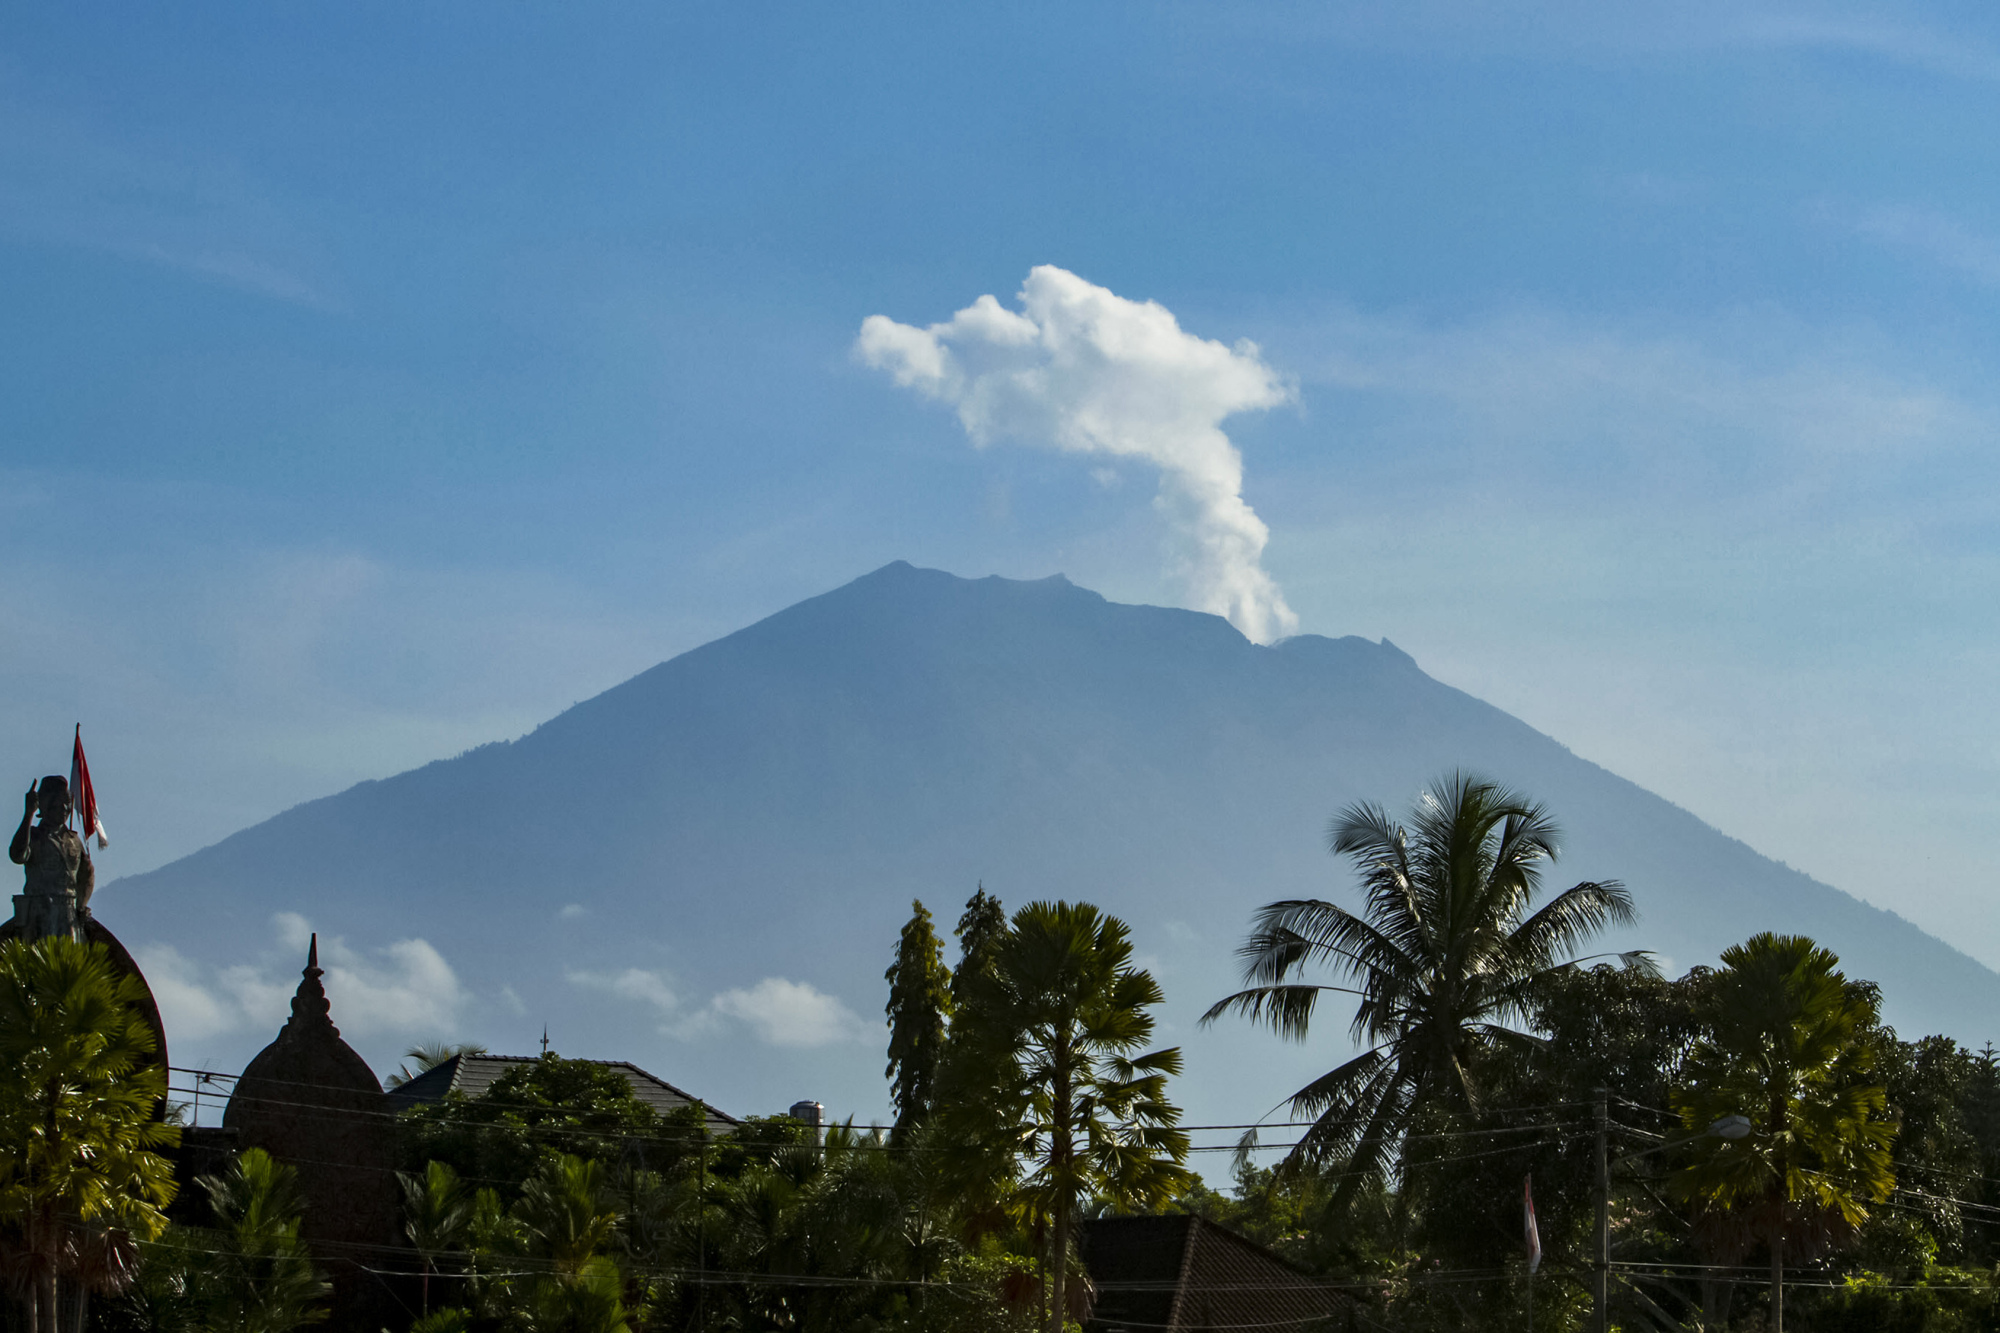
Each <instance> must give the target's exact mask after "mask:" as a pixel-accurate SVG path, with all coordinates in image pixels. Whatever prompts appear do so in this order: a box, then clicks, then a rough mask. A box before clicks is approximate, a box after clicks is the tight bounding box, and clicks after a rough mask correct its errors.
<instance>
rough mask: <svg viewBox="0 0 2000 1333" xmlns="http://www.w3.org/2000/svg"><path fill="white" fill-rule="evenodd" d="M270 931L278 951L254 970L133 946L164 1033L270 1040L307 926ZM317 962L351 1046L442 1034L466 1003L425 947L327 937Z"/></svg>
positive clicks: (281, 925) (287, 920)
mask: <svg viewBox="0 0 2000 1333" xmlns="http://www.w3.org/2000/svg"><path fill="white" fill-rule="evenodd" d="M272 924H273V926H274V927H275V928H276V936H277V945H278V947H277V949H276V950H275V951H274V952H273V954H272V955H271V956H270V957H268V958H267V959H265V960H264V961H261V962H258V963H236V964H232V965H230V966H227V967H220V968H210V967H205V966H204V965H203V964H201V963H199V962H197V961H195V960H192V959H189V958H187V957H185V956H184V955H182V954H181V953H180V952H179V951H178V950H176V949H175V948H173V947H172V946H171V945H166V944H147V945H141V946H140V947H139V949H138V950H137V951H136V956H137V958H138V960H139V965H140V967H141V968H142V969H144V971H145V973H146V980H147V982H148V983H149V984H150V985H151V986H152V988H153V995H154V998H155V999H157V1000H158V1001H159V1004H160V1012H161V1017H162V1018H163V1019H164V1020H165V1022H166V1025H167V1031H168V1032H169V1033H171V1034H173V1035H174V1036H176V1037H184V1038H192V1039H196V1040H199V1039H202V1038H206V1037H212V1036H217V1035H220V1034H223V1033H228V1032H237V1031H244V1030H249V1031H253V1032H254V1031H257V1030H260V1029H268V1030H269V1031H271V1032H272V1033H273V1034H275V1033H276V1032H277V1030H278V1028H280V1027H281V1026H283V1025H284V1022H285V1020H286V1018H287V1017H288V1016H289V1015H290V1013H291V1002H292V996H293V994H294V993H295V992H296V991H297V990H298V985H299V969H300V968H302V967H303V966H304V963H305V951H306V945H307V941H308V940H309V939H310V938H311V935H312V926H311V923H310V922H308V921H307V920H306V919H305V918H304V917H302V916H300V915H299V914H298V913H296V912H280V913H278V914H277V915H276V916H275V917H273V919H272ZM319 961H320V966H321V967H322V968H323V969H324V970H325V972H326V976H325V979H324V982H323V984H324V985H325V987H326V992H327V999H328V1000H329V1001H330V1002H331V1004H332V1006H333V1021H334V1023H335V1024H336V1025H338V1026H339V1028H340V1030H341V1033H342V1035H344V1036H348V1037H357V1038H359V1037H374V1036H384V1035H387V1036H396V1035H410V1036H427V1035H432V1034H435V1033H438V1032H441V1031H448V1030H449V1029H450V1028H451V1027H452V1026H453V1025H454V1024H455V1023H456V1022H457V1020H458V1015H459V1011H460V1010H461V1009H462V1007H463V1006H464V1004H465V1002H466V999H467V998H468V997H467V995H466V992H465V990H464V988H463V987H462V986H461V985H460V984H459V981H458V976H457V974H456V973H455V972H454V971H453V970H452V967H451V964H450V963H448V962H446V961H445V959H444V956H443V955H442V954H440V953H439V952H438V951H437V950H436V949H435V948H433V947H432V946H431V945H430V944H429V943H428V942H427V941H425V940H420V939H410V940H397V941H394V942H393V943H390V944H387V945H383V946H381V947H379V948H374V949H370V950H366V951H362V950H356V949H353V948H350V947H349V946H348V945H347V943H346V941H345V940H343V939H341V938H340V937H338V936H327V937H323V938H322V939H321V940H320V948H319Z"/></svg>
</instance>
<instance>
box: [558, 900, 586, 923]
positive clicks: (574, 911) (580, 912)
mask: <svg viewBox="0 0 2000 1333" xmlns="http://www.w3.org/2000/svg"><path fill="white" fill-rule="evenodd" d="M589 914H590V909H589V908H588V907H585V906H584V905H583V904H582V903H565V904H563V909H562V911H560V912H558V913H556V915H557V916H559V917H561V918H562V919H563V920H565V921H574V920H576V919H577V918H578V917H580V916H588V915H589Z"/></svg>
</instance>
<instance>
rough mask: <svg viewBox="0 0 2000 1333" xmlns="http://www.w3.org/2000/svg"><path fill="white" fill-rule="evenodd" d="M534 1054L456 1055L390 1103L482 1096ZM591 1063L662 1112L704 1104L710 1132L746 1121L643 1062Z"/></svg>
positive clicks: (720, 1131)
mask: <svg viewBox="0 0 2000 1333" xmlns="http://www.w3.org/2000/svg"><path fill="white" fill-rule="evenodd" d="M535 1059H536V1057H534V1056H532V1055H454V1056H452V1057H451V1059H449V1060H446V1061H445V1062H444V1063H442V1064H437V1065H432V1066H431V1067H430V1068H429V1069H426V1070H425V1071H424V1072H423V1073H421V1074H419V1075H417V1076H416V1077H415V1078H413V1079H411V1080H410V1081H409V1082H408V1083H405V1084H403V1085H402V1086H400V1087H398V1088H394V1089H392V1090H391V1091H390V1093H389V1102H390V1104H391V1105H392V1106H393V1107H394V1108H395V1109H396V1110H398V1111H402V1110H405V1109H407V1108H409V1107H412V1106H415V1105H417V1104H418V1103H420V1102H435V1101H442V1100H443V1099H444V1097H445V1094H446V1093H451V1092H457V1093H461V1094H463V1095H464V1096H466V1097H478V1096H480V1095H481V1094H483V1093H484V1092H485V1091H486V1090H487V1089H488V1088H490V1087H492V1086H493V1084H494V1082H495V1081H496V1080H497V1079H498V1078H499V1077H500V1076H501V1075H502V1074H505V1073H506V1072H507V1071H508V1070H510V1069H512V1068H514V1067H515V1066H517V1065H530V1064H533V1063H534V1062H535ZM590 1063H591V1064H594V1065H606V1066H608V1067H610V1068H612V1069H615V1070H617V1071H618V1072H619V1073H621V1074H623V1075H624V1076H625V1081H626V1082H627V1083H629V1084H631V1085H632V1095H633V1096H635V1097H637V1098H638V1099H639V1100H640V1101H642V1102H644V1103H646V1105H648V1106H650V1107H652V1108H653V1109H654V1110H655V1111H657V1112H659V1113H660V1114H661V1115H666V1114H668V1113H670V1112H673V1111H678V1110H679V1109H680V1108H681V1107H683V1106H687V1105H690V1104H693V1105H698V1106H700V1107H701V1108H702V1109H703V1110H704V1111H706V1112H707V1113H708V1132H709V1133H711V1134H727V1133H728V1132H729V1131H730V1130H732V1129H734V1128H736V1127H737V1126H738V1125H740V1124H741V1123H743V1122H742V1121H740V1120H738V1119H737V1118H736V1117H735V1116H733V1115H725V1114H724V1113H723V1112H721V1111H718V1110H716V1109H715V1108H714V1107H713V1106H710V1105H709V1104H708V1103H707V1102H704V1101H702V1100H701V1098H699V1097H696V1096H694V1095H693V1094H691V1093H686V1092H682V1091H681V1090H680V1089H679V1088H677V1087H675V1086H674V1085H673V1084H671V1083H669V1082H667V1081H666V1080H665V1079H663V1078H657V1077H655V1076H654V1075H652V1074H649V1073H647V1072H646V1071H645V1070H643V1069H641V1068H639V1066H637V1065H635V1064H632V1063H630V1062H628V1061H625V1060H592V1061H590Z"/></svg>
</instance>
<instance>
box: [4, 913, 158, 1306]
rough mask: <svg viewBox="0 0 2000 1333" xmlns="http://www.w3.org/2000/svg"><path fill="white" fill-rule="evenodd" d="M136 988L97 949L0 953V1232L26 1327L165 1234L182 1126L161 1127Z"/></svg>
mask: <svg viewBox="0 0 2000 1333" xmlns="http://www.w3.org/2000/svg"><path fill="white" fill-rule="evenodd" d="M142 994H143V992H142V990H141V988H140V983H139V982H138V980H137V979H136V978H134V977H132V976H130V975H129V974H125V973H122V972H120V971H118V970H117V968H116V967H115V966H114V965H113V964H112V962H111V959H110V957H109V955H108V954H107V953H106V951H105V949H104V947H103V946H102V945H95V944H91V945H86V944H79V943H76V942H74V941H72V940H69V939H65V938H57V937H52V938H49V939H44V940H39V941H36V942H35V943H33V944H28V943H24V942H22V941H19V940H10V941H8V942H6V943H4V944H0V1223H4V1225H5V1226H6V1227H7V1228H9V1229H11V1230H13V1231H14V1232H15V1233H16V1235H17V1236H18V1244H19V1246H20V1248H21V1250H22V1252H23V1254H24V1257H25V1259H26V1267H27V1270H28V1271H27V1278H28V1281H27V1283H26V1284H25V1285H26V1286H27V1287H28V1290H29V1293H30V1299H29V1327H30V1328H32V1329H33V1330H35V1333H57V1329H58V1325H59V1320H58V1311H59V1308H60V1305H61V1301H60V1299H59V1298H60V1295H61V1291H62V1288H63V1286H64V1285H65V1284H66V1283H67V1284H68V1285H71V1286H72V1289H77V1288H80V1289H81V1290H80V1292H79V1294H78V1295H77V1297H76V1298H75V1300H74V1302H73V1303H72V1304H73V1308H74V1309H75V1310H76V1311H77V1320H78V1323H79V1324H80V1323H81V1320H82V1311H83V1308H84V1294H85V1293H87V1292H88V1291H89V1290H91V1289H92V1288H93V1287H94V1288H96V1289H98V1290H101V1291H116V1290H118V1289H120V1288H121V1287H123V1286H124V1285H126V1284H127V1283H128V1282H129V1281H130V1279H131V1275H132V1273H133V1270H134V1269H135V1267H136V1257H135V1255H134V1254H133V1250H132V1246H133V1242H134V1241H135V1239H136V1240H152V1239H154V1238H156V1237H157V1236H159V1235H160V1233H161V1232H162V1231H163V1230H164V1229H165V1228H166V1214H165V1212H164V1211H163V1210H164V1208H165V1207H166V1205H167V1203H168V1202H170V1201H171V1200H172V1198H173V1195H174V1173H173V1163H172V1162H171V1161H169V1160H168V1159H167V1158H166V1157H164V1156H162V1155H161V1154H162V1152H163V1151H165V1150H171V1149H172V1148H173V1147H174V1146H175V1145H176V1144H177V1143H178V1142H179V1139H180V1127H179V1126H178V1125H175V1124H169V1123H167V1122H165V1121H163V1120H162V1119H160V1117H159V1114H158V1112H159V1108H160V1106H161V1104H162V1102H163V1100H164V1098H165V1097H166V1092H167V1079H166V1070H165V1069H164V1068H163V1067H162V1066H161V1064H160V1061H159V1060H158V1058H157V1048H158V1041H157V1039H156V1038H155V1036H154V1034H153V1030H152V1028H151V1027H150V1026H149V1025H148V1024H147V1023H146V1021H145V1019H144V1018H143V1017H142V1016H141V1014H140V1010H139V1007H138V1006H139V1002H140V1000H141V998H142Z"/></svg>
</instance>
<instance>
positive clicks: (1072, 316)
mask: <svg viewBox="0 0 2000 1333" xmlns="http://www.w3.org/2000/svg"><path fill="white" fill-rule="evenodd" d="M1020 301H1021V313H1019V314H1016V313H1015V312H1013V311H1011V310H1008V309H1006V308H1005V307H1003V306H1002V305H1001V304H1000V302H999V301H997V300H995V299H994V298H993V297H992V296H982V297H980V298H979V299H978V300H977V301H974V302H973V303H972V304H971V305H969V306H967V307H966V308H965V309H963V310H961V311H959V312H958V313H957V314H956V315H953V316H952V317H951V319H950V320H948V321H946V322H945V323H942V324H933V325H931V326H930V327H929V328H923V329H920V328H916V327H914V326H912V325H908V324H899V323H897V322H896V321H895V320H892V319H890V318H888V317H887V316H886V315H870V316H869V317H868V318H867V319H866V320H864V321H862V325H861V335H860V338H859V340H858V341H857V342H856V344H855V352H856V355H858V356H859V357H860V358H861V359H862V360H863V361H864V362H866V363H867V364H868V365H870V366H873V367H875V368H877V369H879V370H885V371H887V372H888V373H889V374H890V375H891V376H892V377H893V378H894V379H895V381H896V383H897V384H899V385H901V386H903V387H904V388H907V389H914V390H915V391H917V392H918V393H921V394H923V395H924V396H926V397H928V398H934V399H937V400H938V401H940V402H944V403H948V404H950V405H951V406H952V407H954V408H955V409H957V412H958V419H959V422H960V424H962V425H963V426H964V427H965V431H966V434H968V435H969V436H971V437H972V441H973V443H974V444H976V445H979V446H981V447H984V446H986V445H988V444H991V443H993V442H994V441H996V440H1000V439H1009V438H1011V439H1018V440H1023V441H1027V442H1031V443H1036V444H1046V445H1052V446H1054V447H1055V448H1057V449H1061V450H1064V451H1067V452H1070V453H1079V454H1091V455H1099V456H1106V457H1111V458H1129V459H1138V460H1142V461H1145V462H1149V463H1152V464H1153V465H1154V466H1156V467H1158V468H1159V469H1160V488H1159V494H1158V496H1157V497H1156V498H1155V500H1154V505H1155V506H1156V507H1157V508H1158V509H1159V511H1160V512H1161V513H1162V514H1163V515H1164V516H1165V517H1166V519H1167V522H1168V525H1169V527H1170V529H1171V531H1172V533H1173V546H1172V550H1173V561H1172V563H1173V572H1174V573H1175V575H1176V576H1177V577H1179V578H1180V579H1182V580H1183V581H1184V582H1185V583H1186V585H1187V588H1188V591H1189V595H1190V597H1191V599H1192V600H1193V602H1194V604H1195V606H1197V607H1198V608H1200V609H1201V610H1204V611H1212V612H1215V613H1217V614H1220V615H1224V616H1227V617H1228V618H1229V620H1230V623H1232V624H1234V625H1235V626H1236V627H1237V628H1238V629H1240V630H1242V631H1243V633H1244V634H1246V635H1248V636H1249V637H1250V638H1252V639H1255V640H1257V641H1258V642H1269V641H1270V640H1272V639H1276V638H1282V637H1283V636H1284V635H1286V634H1289V633H1291V632H1292V631H1293V630H1295V629H1296V628H1297V627H1298V617H1297V616H1296V615H1294V614H1293V613H1292V609H1291V607H1289V606H1288V605H1286V603H1285V598H1284V594H1283V593H1282V592H1280V591H1279V589H1278V585H1277V583H1276V582H1275V581H1274V580H1273V579H1272V578H1271V576H1270V575H1269V574H1268V573H1266V572H1265V570H1264V568H1263V564H1262V560H1263V554H1264V546H1265V543H1266V542H1267V541H1268V540H1269V538H1270V530H1269V529H1268V528H1267V527H1265V525H1264V522H1263V520H1262V519H1260V518H1258V517H1257V515H1256V513H1255V512H1254V511H1253V510H1252V509H1251V508H1250V506H1249V505H1248V504H1247V503H1246V502H1245V501H1244V499H1243V457H1242V455H1241V454H1240V453H1239V452H1238V451H1237V449H1236V446H1235V445H1234V444H1232V443H1230V440H1229V437H1228V436H1227V435H1225V434H1224V433H1223V432H1222V429H1221V424H1222V422H1223V421H1224V419H1226V418H1228V417H1229V416H1231V415H1233V414H1235V413H1238V412H1245V411H1253V410H1257V409H1262V408H1268V407H1275V406H1278V405H1279V404H1281V403H1285V402H1288V401H1290V400H1291V397H1292V391H1291V387H1290V385H1289V384H1288V383H1287V382H1286V381H1285V380H1284V379H1283V377H1281V376H1280V375H1279V374H1278V373H1277V372H1276V371H1274V370H1273V369H1272V368H1271V367H1270V366H1268V365H1266V364H1265V363H1264V360H1263V357H1262V355H1261V354H1260V353H1259V351H1258V349H1257V346H1256V344H1255V343H1252V342H1249V341H1241V342H1238V343H1237V344H1236V345H1235V346H1234V347H1229V346H1225V345H1224V344H1222V343H1220V342H1215V341H1213V340H1209V339H1204V338H1198V337H1196V336H1194V335H1193V334H1191V333H1187V332H1185V331H1184V330H1183V329H1182V328H1181V327H1180V324H1179V323H1178V322H1177V321H1176V320H1175V319H1174V316H1173V313H1172V312H1171V311H1169V310H1168V309H1167V308H1166V307H1164V306H1162V305H1160V304H1158V303H1157V302H1153V301H1144V302H1141V301H1130V300H1127V299H1125V298H1124V297H1121V296H1119V295H1117V294H1116V293H1114V292H1111V291H1108V290H1106V289H1105V288H1103V287H1099V286H1095V285H1094V284H1092V283H1089V282H1086V281H1084V280H1083V279H1082V278H1079V277H1077V276H1076V275H1075V274H1074V273H1069V272H1066V271H1064V270H1062V269H1059V268H1055V267H1053V266H1051V265H1047V264H1044V265H1041V266H1040V267H1037V268H1035V269H1034V270H1033V271H1031V272H1030V273H1029V274H1028V280H1027V282H1026V283H1025V284H1023V286H1022V288H1021V292H1020ZM1099 480H1100V482H1102V480H1103V479H1102V477H1100V478H1099Z"/></svg>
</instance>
